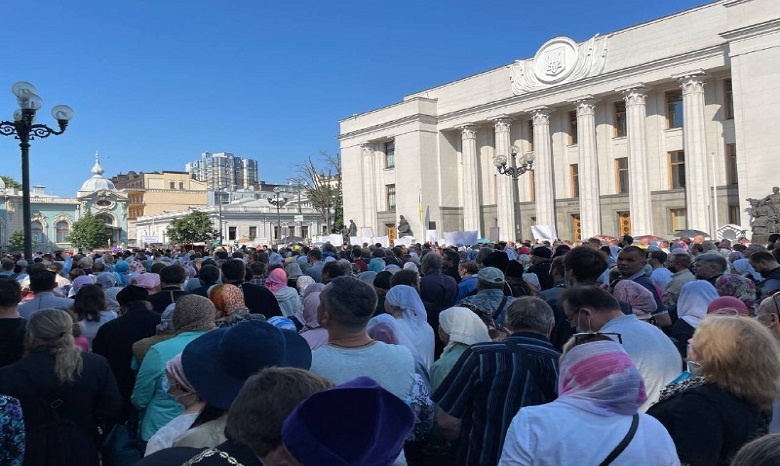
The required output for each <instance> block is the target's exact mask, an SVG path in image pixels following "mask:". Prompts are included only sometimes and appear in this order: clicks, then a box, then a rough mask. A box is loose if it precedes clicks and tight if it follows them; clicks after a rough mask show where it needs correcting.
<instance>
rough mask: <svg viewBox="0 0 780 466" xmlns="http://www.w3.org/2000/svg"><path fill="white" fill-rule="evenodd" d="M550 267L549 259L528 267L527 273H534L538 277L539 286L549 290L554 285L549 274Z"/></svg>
mask: <svg viewBox="0 0 780 466" xmlns="http://www.w3.org/2000/svg"><path fill="white" fill-rule="evenodd" d="M550 267H552V262H550V261H544V262H540V263H538V264H534V265H532V266H530V267H528V273H535V274H536V276H537V277H538V278H539V286H541V287H542V290H549V289H550V288H552V287H553V285H554V282H553V279H552V277H551V276H550Z"/></svg>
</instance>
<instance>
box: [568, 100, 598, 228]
mask: <svg viewBox="0 0 780 466" xmlns="http://www.w3.org/2000/svg"><path fill="white" fill-rule="evenodd" d="M574 104H575V105H576V107H577V150H578V152H579V165H578V168H579V177H578V178H579V183H580V227H581V228H582V239H587V238H590V237H591V236H595V235H600V234H601V233H602V231H601V197H600V195H599V194H600V190H599V166H598V155H597V153H596V100H595V99H593V97H592V96H585V97H582V98H580V99H577V100H575V101H574Z"/></svg>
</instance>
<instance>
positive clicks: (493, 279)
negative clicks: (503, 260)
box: [477, 267, 504, 283]
mask: <svg viewBox="0 0 780 466" xmlns="http://www.w3.org/2000/svg"><path fill="white" fill-rule="evenodd" d="M477 280H479V281H481V282H483V283H503V282H504V272H502V271H500V270H499V269H497V268H495V267H485V268H484V269H482V270H480V271H479V272H478V273H477Z"/></svg>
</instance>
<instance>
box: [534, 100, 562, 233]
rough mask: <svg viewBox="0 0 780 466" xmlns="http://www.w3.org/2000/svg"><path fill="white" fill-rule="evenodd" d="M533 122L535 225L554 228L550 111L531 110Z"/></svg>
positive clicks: (543, 109) (538, 108)
mask: <svg viewBox="0 0 780 466" xmlns="http://www.w3.org/2000/svg"><path fill="white" fill-rule="evenodd" d="M531 115H533V121H534V175H535V177H536V178H535V185H536V193H535V196H536V223H537V224H538V225H546V226H551V227H554V228H555V230H556V231H557V230H558V227H557V225H556V223H555V189H554V188H555V179H554V177H553V159H552V146H551V144H550V143H551V141H550V109H548V108H547V107H537V108H534V109H531Z"/></svg>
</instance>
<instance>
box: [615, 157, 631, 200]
mask: <svg viewBox="0 0 780 466" xmlns="http://www.w3.org/2000/svg"><path fill="white" fill-rule="evenodd" d="M615 174H616V175H617V176H616V178H617V179H616V186H615V187H616V188H617V192H618V194H625V193H627V192H628V189H629V186H628V157H621V158H619V159H615Z"/></svg>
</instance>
